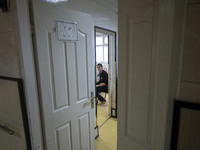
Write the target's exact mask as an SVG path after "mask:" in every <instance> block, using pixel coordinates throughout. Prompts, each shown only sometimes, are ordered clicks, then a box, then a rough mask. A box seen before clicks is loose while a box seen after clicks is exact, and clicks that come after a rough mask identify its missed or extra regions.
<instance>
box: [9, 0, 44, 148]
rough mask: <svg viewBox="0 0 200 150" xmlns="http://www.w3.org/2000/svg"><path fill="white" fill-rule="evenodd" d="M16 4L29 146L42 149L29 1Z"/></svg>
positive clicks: (21, 0) (16, 2)
mask: <svg viewBox="0 0 200 150" xmlns="http://www.w3.org/2000/svg"><path fill="white" fill-rule="evenodd" d="M13 3H14V5H15V6H16V10H15V11H16V13H15V15H16V17H15V18H17V19H16V22H17V24H18V26H17V27H16V32H17V33H16V36H17V40H18V41H17V42H18V43H19V45H17V46H18V47H19V49H21V51H20V60H21V66H22V68H21V70H22V72H21V76H22V79H23V82H24V91H25V101H26V107H27V114H28V122H29V130H30V139H31V147H32V149H34V150H39V149H40V150H43V149H44V147H43V135H42V124H41V114H40V106H39V98H38V87H37V76H36V70H35V58H34V52H33V43H32V38H31V37H32V30H31V25H30V14H29V9H30V8H29V7H30V2H29V1H28V0H20V1H17V0H15V1H14V2H13Z"/></svg>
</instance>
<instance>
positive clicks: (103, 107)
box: [95, 27, 117, 149]
mask: <svg viewBox="0 0 200 150" xmlns="http://www.w3.org/2000/svg"><path fill="white" fill-rule="evenodd" d="M95 54H96V55H95V56H96V57H95V60H96V62H95V63H96V66H97V67H96V71H95V73H96V79H95V82H96V83H99V81H100V80H102V75H100V74H101V73H100V72H99V69H97V68H98V66H99V64H101V65H102V69H103V72H106V74H107V78H108V82H107V87H108V88H107V89H108V90H107V91H102V92H99V94H96V96H97V98H96V125H97V127H98V129H99V130H100V133H99V134H100V135H99V136H100V138H101V136H104V135H102V134H109V133H107V131H105V130H109V131H110V130H117V128H116V127H115V125H114V126H112V127H111V128H112V129H109V128H108V127H106V128H105V126H107V124H109V123H107V122H109V121H113V120H112V119H113V118H115V120H114V121H115V122H116V121H117V120H116V118H117V97H116V95H117V93H116V88H117V85H116V33H115V32H114V31H110V30H107V29H104V28H100V27H95ZM97 89H98V87H96V91H98V90H97ZM97 93H98V92H97ZM99 95H100V97H102V98H103V99H105V101H102V100H101V98H99ZM111 124H112V123H111ZM104 128H105V129H104ZM102 130H104V131H102ZM101 133H102V134H101ZM114 133H117V131H114ZM114 138H117V137H116V136H115V137H114ZM97 149H98V147H97Z"/></svg>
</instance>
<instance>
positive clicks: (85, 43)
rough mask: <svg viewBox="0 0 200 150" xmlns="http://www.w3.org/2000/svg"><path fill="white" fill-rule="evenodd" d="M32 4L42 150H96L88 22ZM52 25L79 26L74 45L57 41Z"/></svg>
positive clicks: (63, 8) (56, 7) (61, 9)
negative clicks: (58, 22)
mask: <svg viewBox="0 0 200 150" xmlns="http://www.w3.org/2000/svg"><path fill="white" fill-rule="evenodd" d="M32 3H33V15H34V24H35V34H36V37H35V43H36V45H35V46H36V49H35V52H36V54H37V55H36V56H37V64H38V66H37V67H38V77H39V83H40V99H41V106H42V108H41V109H42V112H43V123H44V126H43V130H44V133H45V135H44V137H45V143H46V148H47V149H48V150H51V149H52V150H55V149H60V150H68V149H76V150H79V149H81V150H89V149H94V139H95V135H94V127H95V122H94V117H95V116H94V109H93V108H92V107H91V102H92V101H91V100H90V96H91V95H90V93H91V92H93V91H94V71H93V70H92V69H93V68H94V67H93V66H94V57H93V54H94V52H93V50H92V45H93V38H92V35H93V33H92V32H93V29H92V19H91V16H90V15H89V14H85V13H82V12H78V11H75V10H70V9H68V8H67V2H63V3H61V4H60V3H58V4H52V3H48V2H45V1H42V0H36V1H35V0H34V1H32ZM52 10H53V11H52ZM56 20H64V21H70V22H77V27H78V40H77V41H59V40H58V38H57V33H56V24H55V22H56Z"/></svg>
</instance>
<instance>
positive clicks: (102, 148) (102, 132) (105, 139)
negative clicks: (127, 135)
mask: <svg viewBox="0 0 200 150" xmlns="http://www.w3.org/2000/svg"><path fill="white" fill-rule="evenodd" d="M95 149H96V150H117V119H115V118H110V119H109V120H108V121H107V122H106V123H105V124H104V125H103V126H102V127H101V128H100V129H99V137H98V138H97V139H96V140H95Z"/></svg>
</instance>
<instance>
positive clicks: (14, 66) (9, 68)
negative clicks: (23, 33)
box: [0, 1, 21, 78]
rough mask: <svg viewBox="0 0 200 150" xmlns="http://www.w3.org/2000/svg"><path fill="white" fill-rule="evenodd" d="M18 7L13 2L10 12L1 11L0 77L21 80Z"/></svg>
mask: <svg viewBox="0 0 200 150" xmlns="http://www.w3.org/2000/svg"><path fill="white" fill-rule="evenodd" d="M15 19H16V6H15V4H14V2H13V1H12V2H11V8H10V10H9V12H2V10H0V20H1V21H0V76H6V77H14V78H19V77H21V75H20V72H21V70H20V57H19V56H20V55H19V53H20V51H19V48H18V42H17V39H16V20H15Z"/></svg>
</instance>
